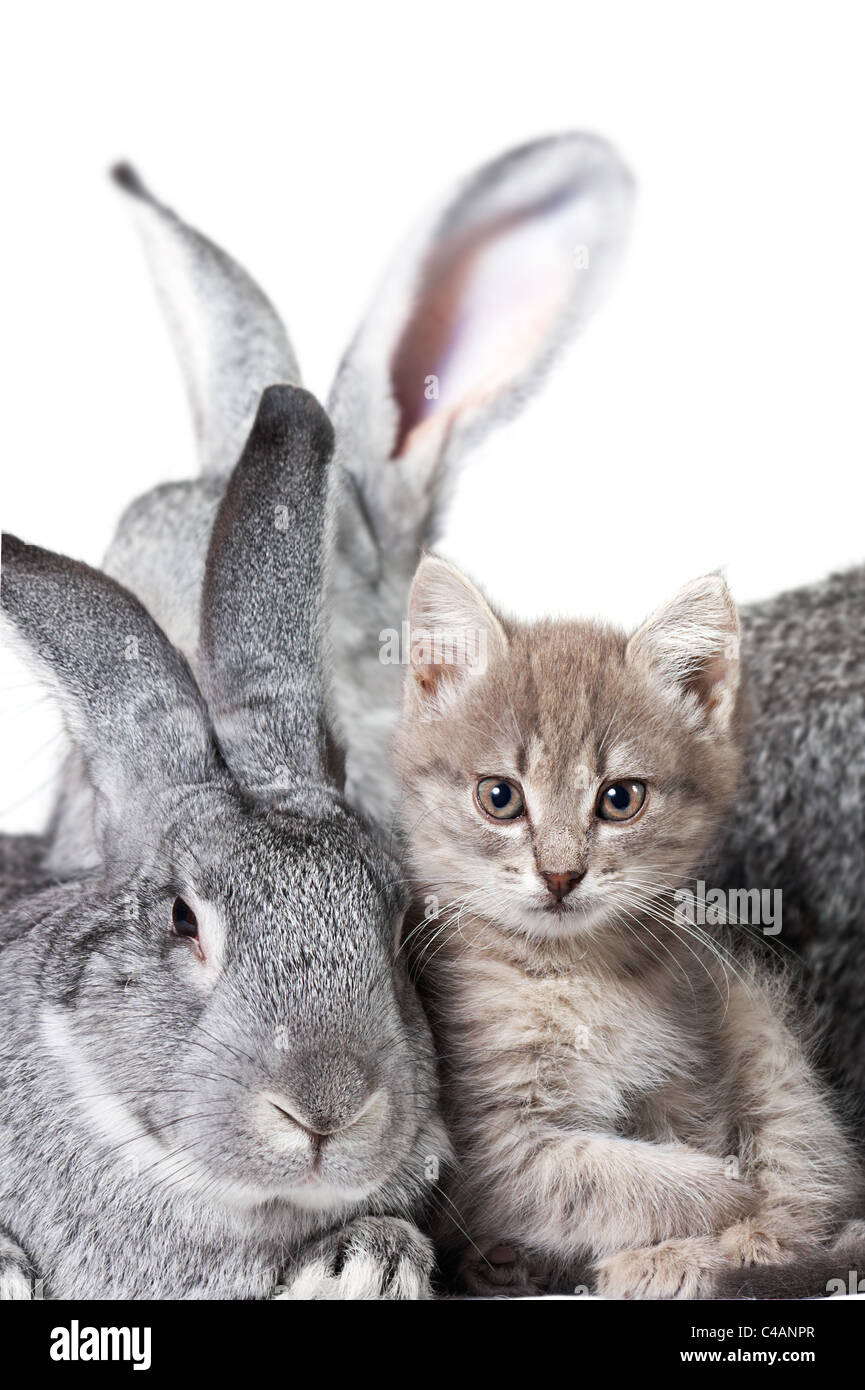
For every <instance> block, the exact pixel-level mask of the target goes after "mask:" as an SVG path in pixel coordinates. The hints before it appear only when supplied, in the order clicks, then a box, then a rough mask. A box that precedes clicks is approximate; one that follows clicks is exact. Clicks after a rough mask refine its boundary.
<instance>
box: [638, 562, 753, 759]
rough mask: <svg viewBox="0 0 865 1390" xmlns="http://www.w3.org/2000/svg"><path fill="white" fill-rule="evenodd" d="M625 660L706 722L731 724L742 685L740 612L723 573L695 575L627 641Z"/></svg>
mask: <svg viewBox="0 0 865 1390" xmlns="http://www.w3.org/2000/svg"><path fill="white" fill-rule="evenodd" d="M625 659H626V661H628V662H630V663H632V664H634V665H640V666H642V667H644V668H648V669H650V670H651V671H652V673H653V674H654V675H655V676H656V678H657V679H659V680H660V681H661V682H662V683H663V685H665V686H666V687H667V689H668V690H669V691H671V692H673V693H675V694H676V695H677V696H678V697H679V698H682V697H684V698H685V699H687V700H689V701H690V702H691V703H692V704H693V706H694V709H695V712H696V713H697V714H698V715H699V718H700V720H701V722H702V723H704V724H706V725H708V726H710V727H712V728H714V729H716V730H719V731H720V730H723V729H726V728H727V727H728V726H729V724H730V721H731V719H732V716H733V712H734V710H735V706H736V696H737V693H738V690H739V681H740V672H739V616H738V613H737V612H736V605H735V604H734V602H733V599H732V596H731V594H730V591H729V589H728V588H727V585H726V584H725V583H724V580H723V579H722V578H721V576H720V575H719V574H707V575H704V576H703V577H702V578H701V579H694V580H692V581H691V583H690V584H686V585H685V587H684V589H680V591H679V593H678V594H677V595H676V597H675V598H674V599H672V601H671V602H670V603H668V604H666V605H665V606H664V607H663V608H659V609H656V611H655V612H654V613H653V614H652V616H651V617H650V618H647V620H646V622H645V623H643V625H642V627H640V628H638V629H637V631H636V632H635V633H634V635H633V636H632V637H631V639H630V641H629V642H628V646H627V650H626V653H625Z"/></svg>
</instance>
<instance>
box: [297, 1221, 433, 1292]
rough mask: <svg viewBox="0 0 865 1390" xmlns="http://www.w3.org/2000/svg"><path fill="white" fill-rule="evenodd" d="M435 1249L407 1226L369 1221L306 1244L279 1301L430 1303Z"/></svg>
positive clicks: (423, 1237)
mask: <svg viewBox="0 0 865 1390" xmlns="http://www.w3.org/2000/svg"><path fill="white" fill-rule="evenodd" d="M433 1265H434V1256H433V1248H432V1244H431V1242H430V1241H428V1240H427V1239H426V1237H425V1236H422V1235H421V1234H420V1232H419V1231H418V1230H417V1229H416V1228H415V1227H414V1226H412V1225H411V1224H410V1222H408V1221H402V1220H400V1219H398V1218H397V1217H393V1216H367V1217H361V1218H359V1219H358V1220H356V1221H351V1222H349V1224H348V1225H347V1226H343V1227H342V1229H341V1230H338V1231H333V1232H331V1233H330V1234H329V1235H327V1236H325V1237H324V1238H323V1239H321V1240H317V1241H315V1242H313V1244H311V1245H308V1246H307V1247H306V1249H305V1250H304V1251H302V1252H301V1254H300V1255H299V1256H298V1259H297V1260H296V1262H295V1264H294V1265H293V1266H292V1267H291V1269H290V1270H288V1271H287V1272H286V1279H285V1283H284V1284H282V1285H280V1286H279V1287H278V1288H277V1289H276V1290H275V1291H274V1293H273V1294H272V1297H273V1298H277V1299H283V1298H285V1299H423V1298H432V1296H433V1293H432V1284H431V1278H432V1272H433Z"/></svg>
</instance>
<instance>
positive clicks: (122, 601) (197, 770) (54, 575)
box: [2, 534, 219, 818]
mask: <svg viewBox="0 0 865 1390" xmlns="http://www.w3.org/2000/svg"><path fill="white" fill-rule="evenodd" d="M2 610H3V616H4V618H5V620H6V622H7V624H8V627H9V629H10V630H11V632H12V634H13V636H14V637H15V639H16V645H20V646H21V647H22V649H23V655H24V657H25V660H29V662H30V664H32V665H33V666H35V668H36V672H37V675H38V676H39V677H40V678H41V679H43V680H44V681H45V682H46V684H47V685H48V686H49V687H50V688H51V690H52V692H53V693H54V694H55V696H56V697H57V699H58V701H59V704H60V707H61V711H62V713H63V717H64V719H65V722H66V724H67V726H68V728H69V731H70V733H71V735H72V737H73V739H74V740H75V742H76V744H77V746H78V747H79V748H80V749H81V751H82V753H83V755H84V758H85V760H86V762H87V766H88V771H89V774H90V778H91V780H92V782H93V784H94V786H95V788H96V790H97V793H98V794H99V796H100V798H101V799H102V800H103V801H104V802H107V804H108V808H109V813H110V814H113V815H114V816H115V818H116V817H123V816H128V813H129V806H130V802H131V800H132V799H133V798H134V796H135V795H136V794H137V792H138V791H139V790H140V789H141V788H142V787H144V788H150V789H162V788H164V787H165V786H166V785H169V786H170V785H173V786H180V785H184V786H185V785H188V784H190V783H195V784H198V783H201V782H202V781H205V780H210V779H211V778H213V777H214V776H217V775H219V762H218V758H217V755H216V750H215V747H214V744H213V739H212V735H211V731H210V726H209V721H208V718H207V711H206V709H205V707H204V702H203V701H202V698H201V695H200V692H199V690H198V687H197V686H196V684H195V681H194V679H193V677H192V673H191V672H190V670H189V667H188V666H187V664H186V662H185V660H184V659H183V657H182V656H181V655H180V653H179V652H178V651H177V650H176V649H175V648H174V647H172V646H171V644H170V642H169V641H168V639H167V638H166V637H165V635H164V633H163V632H162V631H161V630H160V629H159V628H158V627H157V626H156V624H155V623H154V621H153V619H152V618H151V617H150V615H149V614H148V613H147V612H146V610H145V609H144V608H143V607H142V605H141V604H140V603H139V602H138V600H137V599H136V598H134V597H133V595H132V594H130V593H129V592H128V591H127V590H126V589H123V588H121V587H120V585H119V584H116V583H115V582H114V580H112V579H109V578H108V577H107V576H106V575H104V574H102V573H101V572H100V571H99V570H93V569H90V568H89V567H88V566H87V565H83V564H80V563H78V562H77V561H75V560H68V559H66V558H65V556H62V555H55V554H53V553H52V552H51V551H49V550H40V549H39V548H38V547H37V546H34V545H25V544H24V542H23V541H20V540H18V539H17V537H15V536H11V535H8V534H4V536H3V550H2Z"/></svg>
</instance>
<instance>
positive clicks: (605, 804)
mask: <svg viewBox="0 0 865 1390" xmlns="http://www.w3.org/2000/svg"><path fill="white" fill-rule="evenodd" d="M645 800H646V784H645V782H630V781H629V782H611V783H610V784H609V786H607V787H604V790H603V791H602V792H601V796H600V800H599V801H598V815H599V816H600V817H601V820H617V821H623V820H633V818H634V816H635V815H636V814H637V812H638V811H639V810H640V809H641V807H642V806H643V803H644V802H645Z"/></svg>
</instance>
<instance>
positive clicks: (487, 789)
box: [478, 777, 526, 820]
mask: <svg viewBox="0 0 865 1390" xmlns="http://www.w3.org/2000/svg"><path fill="white" fill-rule="evenodd" d="M478 802H479V804H480V807H481V809H482V810H483V811H486V813H487V815H488V816H492V818H493V820H516V819H517V817H518V816H521V815H522V814H523V812H524V810H525V809H526V808H525V805H524V803H523V798H522V796H521V795H520V792H519V788H518V787H515V786H514V784H513V782H508V781H507V780H506V779H505V778H504V777H482V778H481V780H480V781H479V782H478Z"/></svg>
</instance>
